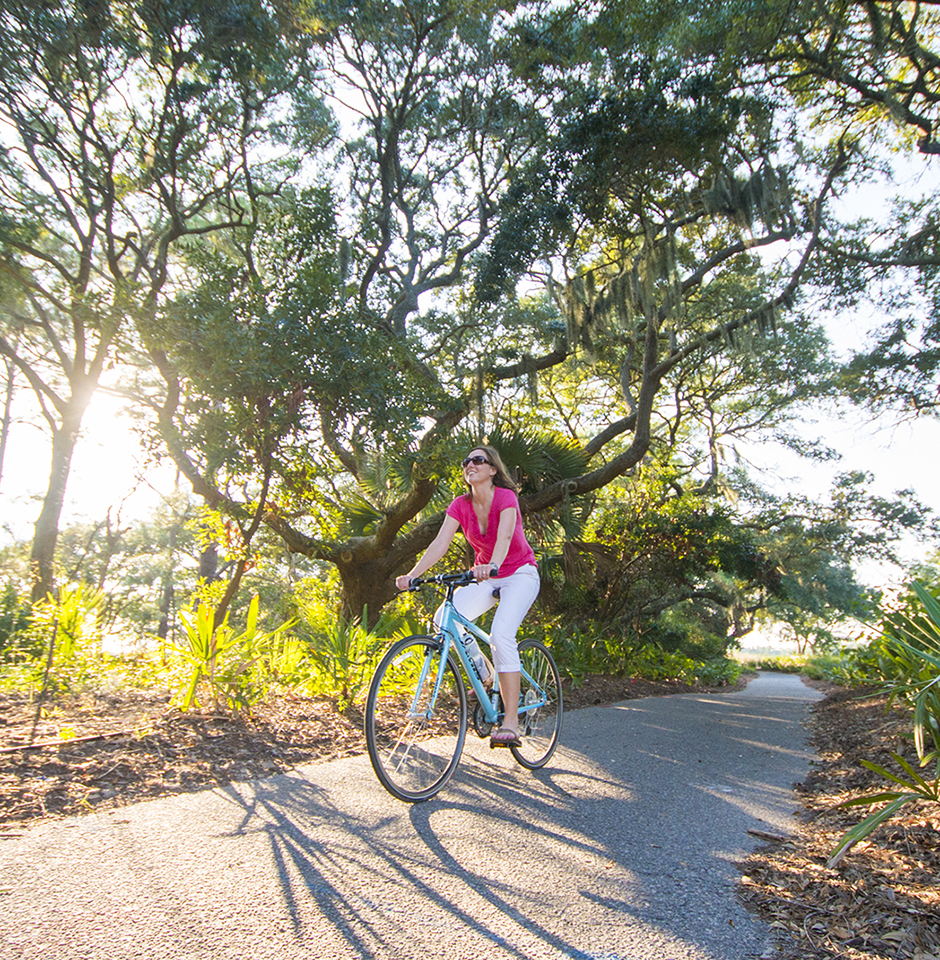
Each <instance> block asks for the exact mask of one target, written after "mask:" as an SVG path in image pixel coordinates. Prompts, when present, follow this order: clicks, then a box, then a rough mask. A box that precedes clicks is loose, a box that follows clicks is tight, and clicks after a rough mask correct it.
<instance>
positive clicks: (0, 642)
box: [0, 583, 42, 663]
mask: <svg viewBox="0 0 940 960" xmlns="http://www.w3.org/2000/svg"><path fill="white" fill-rule="evenodd" d="M29 624H30V604H29V601H28V600H27V599H26V598H25V597H21V596H20V594H19V591H18V590H17V589H16V586H15V585H14V584H12V583H7V584H6V585H5V586H4V588H3V592H2V593H0V663H13V662H18V661H23V660H29V659H36V658H38V657H40V656H41V655H42V641H41V640H39V639H38V638H37V637H36V636H35V634H31V633H30V631H29Z"/></svg>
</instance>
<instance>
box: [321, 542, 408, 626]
mask: <svg viewBox="0 0 940 960" xmlns="http://www.w3.org/2000/svg"><path fill="white" fill-rule="evenodd" d="M336 566H337V568H338V570H339V575H340V579H341V580H342V583H343V615H344V616H346V617H347V618H351V619H354V620H361V621H362V625H363V626H364V627H366V628H367V629H369V630H371V629H372V628H373V627H374V626H375V624H376V623H377V622H378V619H379V617H380V616H381V613H382V608H383V607H384V606H385V604H387V603H388V602H389V601H390V600H393V599H394V598H395V597H397V596H398V589H397V588H396V586H395V580H394V578H393V576H392V573H391V570H390V564H389V562H388V559H387V558H386V557H381V558H379V559H376V560H366V561H359V562H356V560H355V559H352V558H350V561H349V562H348V563H346V562H343V561H339V562H338V563H337V564H336Z"/></svg>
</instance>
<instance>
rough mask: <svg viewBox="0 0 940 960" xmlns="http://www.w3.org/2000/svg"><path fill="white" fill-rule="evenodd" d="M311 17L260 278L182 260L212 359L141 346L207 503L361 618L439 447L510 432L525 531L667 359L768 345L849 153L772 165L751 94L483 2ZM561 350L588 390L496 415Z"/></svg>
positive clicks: (645, 427) (426, 535) (431, 479)
mask: <svg viewBox="0 0 940 960" xmlns="http://www.w3.org/2000/svg"><path fill="white" fill-rule="evenodd" d="M335 16H336V19H335V21H334V22H332V23H330V24H329V25H328V30H327V37H326V38H325V40H324V42H323V48H322V54H321V56H320V59H319V62H318V68H319V69H318V72H317V73H316V78H315V81H314V87H313V89H314V90H315V91H316V93H317V94H319V95H321V96H322V97H324V98H325V99H332V100H333V102H334V104H336V103H337V102H342V109H341V110H340V109H339V107H337V116H338V120H339V122H340V123H341V124H343V125H345V126H344V128H343V129H342V130H341V133H342V136H341V137H340V139H339V141H338V143H337V144H336V146H337V147H338V149H335V150H333V151H332V152H330V151H329V150H325V151H324V157H325V159H324V162H322V163H321V164H320V165H319V166H318V167H317V168H316V169H315V173H316V175H317V177H318V179H319V182H320V184H322V185H321V186H319V187H315V188H312V189H311V190H309V191H307V192H305V193H296V194H293V195H292V196H291V197H290V198H288V197H287V196H286V195H284V196H282V198H281V200H280V203H279V204H271V205H269V206H267V207H266V208H265V209H266V210H268V211H269V214H270V220H267V221H266V223H265V224H263V225H261V227H260V228H259V231H257V232H256V233H255V234H254V241H255V247H253V249H254V250H256V251H257V252H258V255H257V258H256V260H255V261H253V269H254V270H255V271H256V273H257V278H258V281H257V282H255V281H254V275H253V278H252V283H250V284H249V283H248V282H247V281H246V282H245V285H244V286H242V287H238V285H237V284H232V283H223V284H222V285H221V287H217V288H216V293H212V290H213V289H214V283H215V281H213V279H212V277H211V276H210V274H211V273H212V272H213V271H212V270H207V271H204V272H205V275H206V276H205V282H204V283H202V284H201V285H199V291H201V292H196V293H194V294H193V295H192V296H189V297H185V296H182V297H180V298H177V300H176V301H174V303H173V304H168V306H167V315H168V316H170V315H172V316H173V317H174V318H175V319H174V322H177V323H182V324H185V325H189V328H190V331H191V332H190V333H189V334H187V335H186V336H185V337H177V338H176V339H177V343H178V344H186V345H187V348H188V346H189V345H191V344H196V345H197V347H198V349H197V351H196V353H195V354H194V356H199V357H202V358H203V360H205V361H208V359H209V357H210V355H211V356H212V357H215V360H214V362H213V363H212V364H211V375H210V376H202V375H200V371H201V370H203V367H204V364H203V362H198V363H195V364H194V363H187V361H186V358H185V357H183V356H181V355H179V354H180V351H179V350H177V351H175V353H174V352H173V351H168V352H167V362H166V363H164V364H162V366H161V372H162V373H163V375H164V378H165V382H166V384H167V387H168V389H167V391H166V393H165V398H166V399H165V402H162V404H161V405H160V423H161V429H162V433H163V436H164V437H165V438H166V440H167V442H168V444H169V449H170V450H171V452H172V453H173V456H174V458H175V459H176V460H177V463H178V464H179V465H180V467H181V470H182V471H183V472H184V474H185V475H186V476H187V477H188V478H189V479H190V480H191V482H192V483H193V485H194V487H195V488H196V490H197V492H199V493H200V494H201V495H203V496H204V497H205V498H206V499H207V500H208V501H209V503H210V504H211V505H213V506H215V507H217V508H219V509H223V510H225V511H227V512H229V513H230V514H232V515H235V516H239V517H241V522H242V523H243V524H244V526H245V530H246V532H250V531H251V530H252V529H254V527H255V526H256V524H257V523H258V522H259V521H260V522H263V523H265V524H267V525H268V526H270V527H271V528H272V529H273V530H275V531H276V532H278V533H279V534H280V535H281V536H282V537H283V538H284V540H285V542H286V543H287V544H288V546H289V548H290V549H291V550H293V551H295V552H297V553H301V554H304V555H306V556H308V557H311V558H314V559H317V560H319V561H322V562H325V563H328V564H332V565H334V566H335V567H336V568H337V569H338V571H339V573H340V577H341V579H342V582H343V586H344V593H345V596H344V599H345V603H346V606H347V608H348V610H349V611H351V612H353V613H356V614H358V613H359V612H360V611H361V610H362V609H363V607H365V606H368V608H369V611H370V616H374V615H377V612H378V610H379V609H380V608H381V606H382V605H383V604H384V603H385V602H387V600H388V599H390V598H391V597H392V596H393V595H394V594H395V590H394V583H393V579H394V575H395V574H396V573H397V572H399V571H401V570H402V569H407V566H408V564H410V562H411V561H412V558H413V557H414V556H415V555H416V553H417V552H419V551H420V550H421V549H422V548H423V547H424V546H425V545H426V544H427V543H428V542H429V541H430V539H431V538H432V537H433V535H434V532H435V531H436V528H437V526H438V524H439V522H440V509H441V507H442V505H443V503H445V502H446V497H447V496H449V495H452V492H453V491H454V490H456V489H459V486H458V487H454V486H453V482H454V480H455V479H456V477H455V472H454V470H453V465H454V462H455V460H456V459H458V457H459V454H460V452H461V451H463V450H464V449H465V447H466V444H468V443H473V442H478V441H479V438H480V437H481V436H484V435H488V434H493V433H496V432H497V431H499V432H500V434H501V437H502V438H503V441H504V444H508V446H510V447H512V445H513V443H515V445H516V454H515V456H510V457H509V458H508V459H509V460H510V465H511V466H512V467H517V466H518V467H520V468H522V470H523V479H524V480H525V481H526V486H525V488H524V496H523V500H522V505H523V511H524V512H525V513H526V514H528V516H529V518H530V522H531V521H532V520H533V518H535V517H537V516H539V515H541V514H544V513H546V512H549V511H558V510H561V511H564V510H566V509H567V508H568V507H570V505H571V504H572V503H576V502H577V501H578V500H579V498H584V497H588V496H589V495H591V494H592V493H593V492H594V491H598V490H600V489H602V488H603V487H604V486H605V485H607V484H609V483H610V482H612V481H613V480H615V479H616V478H618V477H621V476H623V475H624V474H626V473H627V472H629V471H630V470H631V469H633V468H634V467H635V466H636V465H637V464H638V463H640V462H641V460H642V459H643V457H644V456H645V455H646V453H647V451H648V450H649V448H650V444H651V443H652V442H653V440H654V436H655V435H656V434H657V432H658V431H660V430H663V431H666V432H667V433H668V429H669V428H668V425H667V424H668V422H669V420H670V417H669V416H668V415H664V414H662V413H661V411H662V410H664V409H668V408H669V407H671V406H672V405H673V404H674V403H675V402H676V397H679V402H680V403H681V404H682V405H683V409H684V408H685V405H687V404H688V403H690V402H691V401H690V400H689V399H688V398H686V397H683V395H682V391H681V389H680V390H678V392H677V391H676V390H675V389H673V390H672V392H670V389H671V388H672V387H673V386H675V385H677V384H680V383H682V382H683V380H684V378H686V377H687V374H688V371H689V370H691V369H693V368H695V367H696V366H697V365H699V364H701V363H703V362H707V361H708V360H709V358H712V357H714V356H716V355H717V354H720V353H721V352H723V351H727V350H735V349H742V348H747V347H748V345H749V344H751V343H752V342H756V341H757V340H759V339H760V338H761V337H763V336H766V337H767V343H768V346H769V345H770V344H772V342H773V331H774V328H775V326H776V325H777V324H778V322H779V318H780V317H781V315H782V314H784V313H785V312H786V311H788V310H789V309H791V308H792V306H793V305H794V303H796V301H797V298H798V292H799V288H800V284H801V282H802V279H803V277H804V275H805V273H806V271H807V270H808V268H809V266H810V265H811V264H812V263H813V260H814V257H815V255H816V253H817V251H818V243H819V231H820V225H821V223H822V222H823V213H824V210H825V203H826V199H827V197H828V195H829V193H830V191H831V189H832V186H833V184H834V183H836V182H837V180H838V178H839V177H840V176H842V175H844V173H845V172H846V170H847V156H846V154H845V153H844V152H842V151H839V150H838V149H836V150H833V151H830V152H828V153H826V152H824V153H823V154H821V155H820V156H819V158H818V169H816V168H811V166H810V164H809V163H807V165H806V167H805V169H804V170H802V171H794V170H792V169H787V168H786V167H785V166H784V165H783V164H781V163H780V162H779V161H777V159H776V158H775V155H774V149H775V146H774V144H775V141H774V138H775V136H776V132H777V131H776V128H775V126H774V111H773V104H771V103H769V102H768V101H766V100H764V99H761V98H759V97H755V96H752V95H751V94H750V93H749V92H748V91H747V90H746V89H742V88H740V87H739V88H735V87H734V85H733V82H732V81H733V78H732V77H731V76H730V74H728V73H727V72H725V73H723V74H720V75H719V74H715V73H714V72H712V71H711V67H710V66H709V65H708V63H707V62H703V63H697V64H693V65H692V66H686V65H683V64H682V63H681V62H680V60H679V59H678V58H677V57H676V56H675V55H674V54H675V51H672V50H667V54H668V55H663V56H660V55H659V54H658V53H657V52H656V45H657V43H659V44H665V43H666V41H665V40H664V39H663V38H661V37H660V38H658V39H657V38H654V39H655V42H653V40H652V39H648V40H647V41H646V44H645V46H644V47H642V48H640V47H633V46H631V45H630V43H629V42H626V41H625V40H624V33H623V31H617V30H614V31H607V32H604V31H603V30H602V29H601V27H602V26H603V24H600V22H599V21H586V20H583V19H582V20H580V21H577V22H575V21H573V20H569V23H568V26H569V27H570V29H569V31H568V32H569V34H570V36H569V37H568V38H567V39H568V40H570V43H568V47H567V48H566V49H562V48H563V47H564V44H561V43H559V44H556V45H555V46H554V47H553V46H552V45H551V44H550V43H548V41H546V40H545V37H546V36H547V37H549V38H551V37H553V36H558V35H559V28H558V23H557V20H552V22H550V23H548V22H546V23H544V24H541V25H542V26H543V27H544V29H543V31H542V33H541V34H538V35H530V34H529V33H527V31H528V30H529V29H530V28H531V27H532V24H533V23H536V21H535V20H531V21H530V20H526V19H525V18H524V17H521V16H519V10H516V15H515V16H514V17H507V16H506V15H505V11H503V10H502V8H501V7H500V6H499V5H497V4H492V5H476V6H474V7H472V8H465V7H463V6H458V5H454V4H452V3H448V2H437V3H422V4H418V3H399V4H392V5H388V4H383V5H378V4H377V5H374V6H373V5H370V4H366V5H360V6H359V7H358V8H357V15H356V17H352V16H349V15H347V14H346V13H345V12H344V11H339V13H336V14H335ZM550 17H555V14H554V13H552V12H551V11H550ZM539 23H541V21H539ZM555 47H557V49H556V48H555ZM564 57H567V60H566V61H565V62H564V63H561V61H560V60H559V58H564ZM351 117H352V118H353V119H352V120H351V119H350V118H351ZM353 120H356V122H355V124H353ZM351 124H353V125H354V132H351V127H350V125H351ZM326 158H328V162H327V159H326ZM327 184H329V185H327ZM263 238H266V239H264V242H265V243H268V244H270V251H274V252H273V253H271V252H269V253H266V254H264V255H262V254H261V252H260V251H261V250H262V247H263V242H262V241H263ZM783 244H786V245H787V250H788V253H789V256H788V257H787V258H777V259H776V260H774V259H772V258H771V259H769V260H767V261H766V262H765V261H764V260H762V259H761V257H760V256H759V255H758V253H759V251H760V250H761V249H764V248H766V249H768V250H772V249H779V248H780V246H781V245H783ZM277 251H280V253H277ZM225 255H226V254H225V253H224V252H223V253H222V254H220V253H219V251H212V252H211V254H209V253H207V254H205V257H206V258H207V259H206V260H205V261H204V262H205V263H206V264H209V263H210V259H211V257H219V256H225ZM265 261H267V263H268V266H267V267H265ZM278 267H280V269H278ZM226 269H229V270H230V276H231V277H236V276H240V274H239V268H238V266H237V257H235V258H234V259H232V260H231V263H230V266H229V267H228V268H226ZM215 273H216V274H217V275H219V271H218V270H215ZM533 282H534V283H536V284H537V285H538V287H539V288H541V289H542V290H543V291H545V293H544V294H543V295H541V296H540V295H539V294H538V292H537V290H536V289H535V288H533V287H532V283H533ZM520 283H522V284H526V283H527V284H529V288H528V292H525V287H524V286H523V287H520V286H519V284H520ZM223 289H226V290H228V293H220V292H219V291H221V290H223ZM225 315H228V316H230V317H231V322H230V323H228V325H226V324H225V323H224V322H223V320H224V316H225ZM209 317H212V318H214V319H213V321H212V323H208V322H206V321H207V318H209ZM168 322H169V321H168ZM220 331H227V333H226V334H225V335H224V336H223V335H222V334H220ZM213 343H214V344H215V345H216V347H221V348H223V349H214V350H213V349H209V350H208V351H206V352H204V353H200V352H199V350H201V349H202V346H206V345H209V344H213ZM199 345H202V346H199ZM171 354H173V355H171ZM563 369H564V370H565V371H567V375H568V376H570V377H572V378H574V379H575V380H580V382H581V383H582V384H583V385H584V390H583V391H582V395H583V393H584V392H587V393H591V394H593V396H594V397H595V398H604V399H603V402H593V403H590V404H588V405H586V406H579V407H578V408H575V407H569V408H567V409H565V408H562V409H557V410H556V411H554V413H551V412H546V411H544V410H543V411H542V413H541V416H540V423H539V428H540V430H541V431H542V432H541V434H540V435H537V436H531V437H529V442H526V440H525V437H524V431H523V432H520V431H515V432H514V431H513V429H512V428H513V426H514V424H513V421H512V416H513V411H514V410H519V409H521V408H522V407H523V406H524V405H525V398H526V397H529V396H531V395H532V394H533V393H536V394H537V393H538V390H539V387H540V382H542V381H544V380H546V379H547V378H550V377H551V376H553V375H554V373H555V372H556V371H560V370H563ZM251 371H254V373H251ZM249 374H250V375H249ZM226 383H228V384H229V385H230V387H231V389H230V390H228V392H227V393H226V390H225V389H224V388H223V387H224V384H226ZM573 424H576V427H575V428H574V429H573V430H572V425H573ZM530 432H532V431H530ZM566 433H567V434H568V435H569V437H570V439H568V440H565V441H564V442H562V441H561V440H559V439H557V438H558V437H559V436H564V435H565V434H566ZM552 437H555V438H556V439H555V440H552ZM200 438H202V441H205V442H201V440H200ZM200 444H201V445H200ZM540 444H541V445H545V446H546V447H550V448H551V454H552V455H548V456H545V455H543V456H541V457H540V456H539V454H538V447H539V445H540Z"/></svg>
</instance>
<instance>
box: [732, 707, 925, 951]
mask: <svg viewBox="0 0 940 960" xmlns="http://www.w3.org/2000/svg"><path fill="white" fill-rule="evenodd" d="M886 702H887V701H886V698H885V697H884V696H880V695H878V694H876V693H875V692H873V691H868V692H865V691H858V690H838V691H833V692H831V693H830V694H829V695H828V696H827V698H826V699H825V700H823V701H820V702H819V703H818V704H817V705H816V706H815V707H814V709H813V715H812V720H811V724H810V729H811V741H812V744H813V746H814V747H815V749H816V751H817V753H818V755H819V758H818V760H817V761H816V762H815V763H814V766H813V770H812V772H811V773H810V775H809V777H808V778H807V779H806V781H805V782H804V783H803V784H801V785H799V787H798V792H799V795H800V797H801V800H802V809H801V813H800V817H799V819H798V822H797V825H796V829H795V831H794V834H793V836H792V838H791V839H789V840H788V841H785V842H780V843H772V844H768V845H766V846H764V847H763V848H761V849H760V850H759V851H758V852H757V853H755V854H754V855H753V856H752V857H751V858H749V860H748V861H747V862H746V863H744V864H742V865H741V866H742V872H743V874H744V876H743V883H742V887H741V897H742V899H743V900H744V902H745V903H746V904H747V906H748V907H749V908H750V909H752V910H753V911H754V912H756V913H757V914H758V915H759V916H760V917H762V918H763V919H764V920H766V921H768V922H769V923H771V924H773V926H775V927H777V928H778V929H779V930H780V931H781V933H782V934H783V937H784V947H783V952H782V954H781V956H782V957H785V958H786V960H809V958H812V960H819V958H836V957H839V958H846V960H873V958H876V957H877V958H882V957H884V958H888V957H891V958H897V960H940V807H938V805H936V804H927V803H925V802H921V801H917V802H916V803H913V804H911V805H909V806H908V807H905V808H902V810H901V812H900V813H899V815H898V816H896V817H895V818H894V819H893V820H890V821H888V822H887V823H885V824H884V825H883V826H881V827H880V828H878V829H877V830H876V831H875V832H874V833H873V834H872V835H871V836H870V838H869V839H868V840H867V841H863V842H862V843H859V844H858V845H857V846H855V847H854V848H853V849H852V850H851V851H850V852H849V853H848V854H847V855H846V857H845V858H844V859H843V860H842V861H841V863H840V864H839V865H838V866H837V867H836V868H835V869H829V868H828V867H827V866H826V862H827V861H828V860H829V858H830V856H831V854H832V852H833V850H834V848H835V847H836V846H837V844H838V843H839V840H840V839H841V838H842V836H843V835H844V834H845V832H846V831H847V830H848V829H849V828H850V827H852V826H854V825H855V824H856V823H859V822H860V821H862V820H864V819H865V817H866V816H868V814H869V813H871V812H872V810H873V809H875V808H873V807H868V806H864V807H848V808H844V807H840V806H839V804H840V803H842V802H843V801H844V800H847V799H849V798H850V797H855V796H858V795H860V794H874V793H877V792H879V791H883V790H885V789H886V788H889V787H890V783H889V782H888V781H887V780H885V779H884V778H883V777H881V776H879V775H878V774H876V773H874V772H872V771H870V770H868V769H866V768H865V767H863V766H862V765H861V761H862V760H870V761H872V762H874V763H876V764H878V765H880V766H882V767H884V768H885V769H887V770H891V771H892V772H896V773H898V774H902V775H903V770H902V769H901V768H900V767H899V765H898V764H897V763H896V762H895V761H894V760H893V759H892V757H891V752H892V751H893V752H896V753H898V754H900V755H901V756H903V757H905V759H907V760H908V761H909V762H911V763H912V764H913V766H914V767H915V768H916V767H917V759H916V753H915V751H914V747H913V737H912V732H911V721H910V719H909V717H908V715H906V714H904V713H902V712H901V711H899V710H898V709H890V710H887V711H886ZM924 772H925V773H929V770H928V771H924ZM787 934H788V935H789V936H787Z"/></svg>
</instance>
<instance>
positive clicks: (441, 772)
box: [366, 637, 467, 802]
mask: <svg viewBox="0 0 940 960" xmlns="http://www.w3.org/2000/svg"><path fill="white" fill-rule="evenodd" d="M438 680H440V686H439V688H438V687H437V684H438ZM435 690H437V693H436V696H435ZM466 729H467V702H466V694H465V692H464V688H463V684H462V683H460V680H459V675H458V672H457V669H456V667H455V665H454V663H453V661H452V660H448V661H447V662H446V663H445V664H443V670H442V664H441V650H440V646H439V644H438V643H437V642H436V641H435V640H434V639H433V638H431V637H408V638H406V639H404V640H400V641H399V642H398V643H396V644H395V645H394V646H393V647H392V648H391V649H390V650H389V651H388V653H386V655H385V656H384V657H383V658H382V661H381V663H380V664H379V666H378V669H377V670H376V672H375V676H374V677H373V678H372V685H371V687H370V689H369V698H368V700H367V702H366V743H367V745H368V748H369V759H370V760H371V761H372V767H373V769H374V770H375V773H376V776H378V778H379V780H380V781H381V783H382V785H383V786H384V787H385V788H386V790H388V791H389V793H391V794H392V795H393V796H395V797H398V799H400V800H405V801H408V802H415V801H419V800H427V799H429V798H430V797H432V796H434V794H435V793H437V792H438V790H440V789H441V787H443V786H444V784H445V783H447V781H448V780H449V779H450V778H451V776H452V775H453V772H454V770H455V769H456V768H457V763H458V762H459V760H460V754H461V751H462V750H463V743H464V737H465V735H466Z"/></svg>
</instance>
